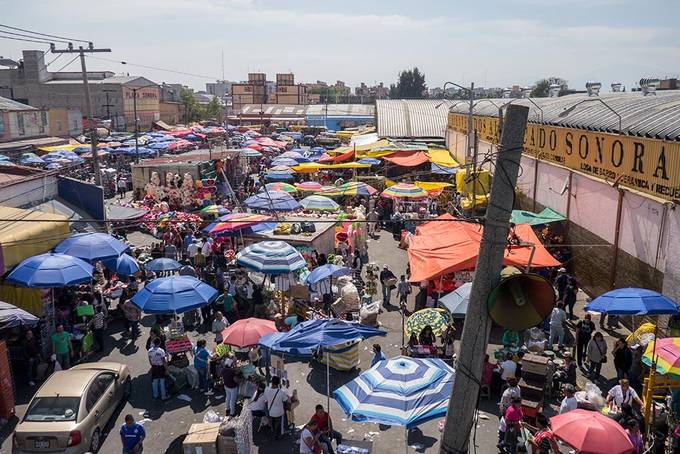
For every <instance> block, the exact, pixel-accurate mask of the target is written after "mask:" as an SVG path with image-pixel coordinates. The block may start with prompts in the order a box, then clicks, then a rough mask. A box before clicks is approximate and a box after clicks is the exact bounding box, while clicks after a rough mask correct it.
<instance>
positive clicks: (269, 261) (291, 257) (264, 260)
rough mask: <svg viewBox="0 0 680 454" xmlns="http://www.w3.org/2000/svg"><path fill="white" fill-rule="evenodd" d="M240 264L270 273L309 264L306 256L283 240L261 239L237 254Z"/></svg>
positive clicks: (277, 272) (300, 267)
mask: <svg viewBox="0 0 680 454" xmlns="http://www.w3.org/2000/svg"><path fill="white" fill-rule="evenodd" d="M236 262H237V263H238V264H239V265H242V266H245V267H247V268H250V269H251V270H254V271H258V272H260V273H263V274H268V275H278V274H287V273H292V272H293V271H297V270H299V269H302V268H304V267H306V266H307V262H306V261H305V258H304V257H303V256H302V254H300V253H299V252H298V250H297V249H295V248H294V247H293V246H291V245H290V244H288V243H285V242H283V241H261V242H259V243H255V244H251V245H250V246H248V247H247V248H245V249H243V250H242V251H241V252H239V253H238V254H236Z"/></svg>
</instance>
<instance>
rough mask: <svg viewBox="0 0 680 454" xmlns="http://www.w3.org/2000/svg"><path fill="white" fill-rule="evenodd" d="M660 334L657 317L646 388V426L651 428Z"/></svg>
mask: <svg viewBox="0 0 680 454" xmlns="http://www.w3.org/2000/svg"><path fill="white" fill-rule="evenodd" d="M658 335H659V320H658V318H657V321H656V324H655V326H654V344H653V345H652V367H651V368H650V369H649V378H648V379H647V389H645V402H644V404H645V413H644V418H645V428H646V429H647V430H649V418H650V416H651V410H652V400H653V397H654V379H655V376H656V342H657V340H658Z"/></svg>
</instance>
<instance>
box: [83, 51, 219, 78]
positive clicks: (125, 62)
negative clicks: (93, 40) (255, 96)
mask: <svg viewBox="0 0 680 454" xmlns="http://www.w3.org/2000/svg"><path fill="white" fill-rule="evenodd" d="M87 57H88V58H94V59H96V60H104V61H108V62H111V63H119V64H121V65H127V66H137V67H139V68H146V69H153V70H155V71H165V72H169V73H174V74H182V75H184V76H192V77H200V78H203V79H212V80H220V78H219V77H214V76H206V75H205V74H194V73H186V72H183V71H176V70H174V69H167V68H159V67H157V66H149V65H142V64H139V63H131V62H128V61H120V60H113V59H111V58H103V57H94V56H92V55H87Z"/></svg>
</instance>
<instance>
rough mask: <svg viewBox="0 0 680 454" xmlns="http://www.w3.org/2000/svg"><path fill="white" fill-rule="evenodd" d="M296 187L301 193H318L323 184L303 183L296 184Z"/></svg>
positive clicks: (314, 182)
mask: <svg viewBox="0 0 680 454" xmlns="http://www.w3.org/2000/svg"><path fill="white" fill-rule="evenodd" d="M295 187H296V188H298V190H300V191H310V192H314V191H318V190H320V189H321V183H317V182H316V181H303V182H302V183H295Z"/></svg>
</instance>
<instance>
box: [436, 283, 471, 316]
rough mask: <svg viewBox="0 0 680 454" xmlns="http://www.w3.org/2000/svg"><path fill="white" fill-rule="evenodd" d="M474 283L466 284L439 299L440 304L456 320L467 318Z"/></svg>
mask: <svg viewBox="0 0 680 454" xmlns="http://www.w3.org/2000/svg"><path fill="white" fill-rule="evenodd" d="M470 290H472V282H466V283H465V284H463V285H461V286H460V287H458V288H457V289H455V290H454V291H452V292H451V293H448V294H446V295H444V296H442V297H441V298H439V301H438V304H440V305H442V306H444V308H446V310H448V311H449V312H450V313H451V315H452V316H453V317H455V318H465V314H467V311H468V305H469V304H470Z"/></svg>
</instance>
